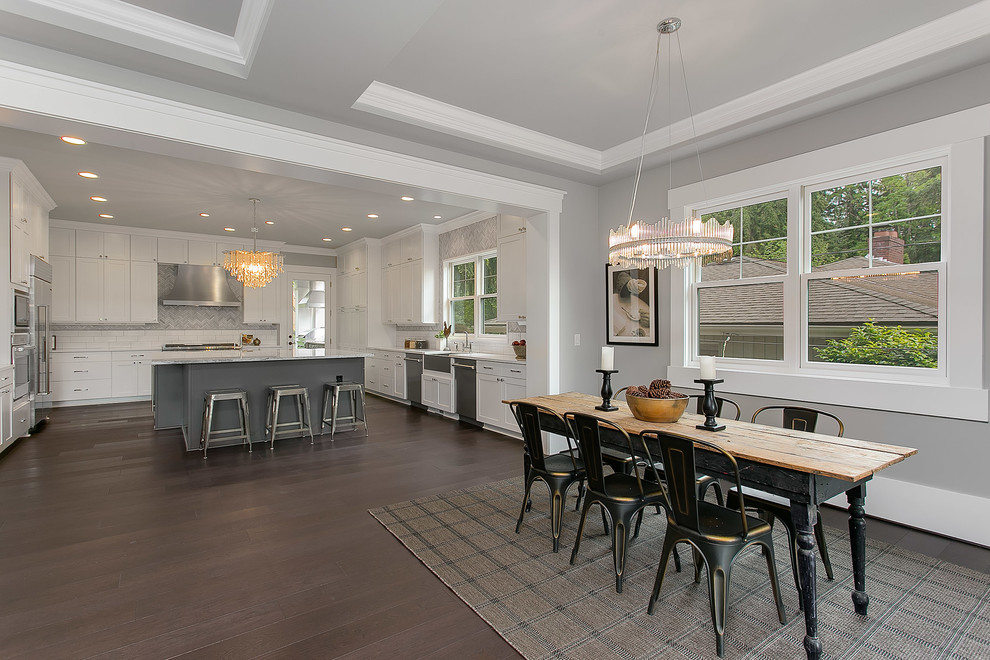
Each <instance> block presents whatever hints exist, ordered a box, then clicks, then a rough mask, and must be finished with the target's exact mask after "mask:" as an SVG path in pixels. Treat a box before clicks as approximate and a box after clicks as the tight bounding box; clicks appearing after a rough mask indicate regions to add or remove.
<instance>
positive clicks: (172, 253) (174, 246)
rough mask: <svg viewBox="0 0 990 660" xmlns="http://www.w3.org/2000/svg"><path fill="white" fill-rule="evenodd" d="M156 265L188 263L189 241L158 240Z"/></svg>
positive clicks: (178, 239)
mask: <svg viewBox="0 0 990 660" xmlns="http://www.w3.org/2000/svg"><path fill="white" fill-rule="evenodd" d="M158 263H160V264H187V263H189V241H187V240H185V239H183V238H159V239H158Z"/></svg>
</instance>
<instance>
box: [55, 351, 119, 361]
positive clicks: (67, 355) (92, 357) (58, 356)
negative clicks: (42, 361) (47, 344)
mask: <svg viewBox="0 0 990 660" xmlns="http://www.w3.org/2000/svg"><path fill="white" fill-rule="evenodd" d="M109 361H110V353H107V352H102V351H101V352H99V353H96V352H90V351H52V364H80V363H82V362H109Z"/></svg>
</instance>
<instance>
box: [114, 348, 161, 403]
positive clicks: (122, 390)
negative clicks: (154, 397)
mask: <svg viewBox="0 0 990 660" xmlns="http://www.w3.org/2000/svg"><path fill="white" fill-rule="evenodd" d="M161 357H162V356H161V355H160V354H159V353H157V352H141V351H114V352H113V354H112V357H111V360H112V363H111V366H110V396H112V397H131V396H151V380H152V371H153V369H152V367H151V362H152V360H157V359H161Z"/></svg>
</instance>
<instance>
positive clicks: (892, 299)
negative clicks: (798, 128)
mask: <svg viewBox="0 0 990 660" xmlns="http://www.w3.org/2000/svg"><path fill="white" fill-rule="evenodd" d="M925 165H926V166H924V167H921V166H918V165H917V164H913V165H906V166H898V167H895V168H890V169H887V170H884V171H878V172H867V173H864V174H861V175H859V176H852V177H846V178H844V179H842V180H833V181H827V182H823V183H812V184H808V185H795V186H793V187H792V189H791V190H789V191H787V192H786V193H782V194H780V195H776V196H774V195H771V196H770V198H769V199H767V198H763V199H756V200H750V201H747V202H745V203H742V204H737V205H733V206H730V207H729V208H726V209H718V210H712V211H704V212H703V213H702V219H704V220H707V219H709V218H715V219H716V220H718V221H719V222H726V221H728V222H731V223H732V225H733V227H734V229H735V241H736V242H735V244H734V245H733V251H732V257H731V258H730V259H727V260H726V261H724V262H723V263H712V264H708V265H706V266H704V267H702V268H700V269H699V270H700V273H698V274H697V276H696V277H697V278H698V280H699V281H697V282H696V283H695V284H694V291H695V297H696V303H695V327H696V338H697V354H698V355H716V356H719V357H724V358H737V359H742V360H747V361H775V362H784V361H785V358H786V353H787V347H788V345H791V346H795V347H797V348H798V351H796V352H797V353H798V354H800V355H802V356H804V361H803V363H802V364H805V365H808V366H812V365H814V366H824V365H826V364H835V363H841V364H847V365H848V364H852V365H861V366H866V365H869V366H872V367H877V368H880V369H883V368H886V367H916V368H923V369H937V368H938V355H939V343H938V338H939V334H940V333H939V295H938V292H939V276H940V273H939V271H940V268H941V266H940V259H941V254H942V249H941V224H942V222H941V218H942V214H941V208H942V166H941V164H925ZM788 195H793V196H794V197H796V198H797V199H798V200H799V201H800V203H799V204H796V205H794V206H793V207H792V209H794V210H796V211H797V212H796V213H794V214H793V216H791V217H789V215H788ZM789 233H791V234H792V235H793V236H795V237H798V241H797V243H798V245H802V246H803V247H804V250H801V249H795V250H791V251H790V252H789V251H788V234H789ZM795 283H800V287H799V288H800V293H799V300H800V306H799V308H800V314H799V315H796V316H794V318H795V319H798V318H800V320H801V322H800V324H795V323H790V324H789V323H787V322H786V317H787V310H786V304H785V295H786V292H787V291H794V290H795V287H794V284H795Z"/></svg>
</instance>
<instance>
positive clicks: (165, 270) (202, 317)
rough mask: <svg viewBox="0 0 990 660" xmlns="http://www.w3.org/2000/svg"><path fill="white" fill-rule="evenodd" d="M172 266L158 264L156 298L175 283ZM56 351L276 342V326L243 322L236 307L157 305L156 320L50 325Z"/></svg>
mask: <svg viewBox="0 0 990 660" xmlns="http://www.w3.org/2000/svg"><path fill="white" fill-rule="evenodd" d="M176 272H177V267H176V266H168V265H160V266H159V267H158V299H159V300H161V298H162V295H164V294H167V293H168V292H169V291H171V290H172V287H173V286H174V285H175V275H176ZM228 282H230V283H232V286H231V287H230V289H231V291H233V292H234V295H235V296H236V297H237V298H238V299H240V298H241V297H242V291H243V289H242V287H241V285H240V283H238V282H237V281H236V280H232V279H228ZM53 332H54V333H55V334H56V337H57V338H58V347H59V349H60V350H70V349H72V348H80V349H84V348H115V347H121V348H149V349H150V348H155V347H159V346H161V345H162V344H165V343H182V344H196V343H205V342H239V341H240V339H241V335H242V334H252V335H254V336H255V337H258V338H260V339H261V342H262V345H264V346H274V345H275V344H276V343H277V342H278V326H277V325H275V326H273V325H249V324H245V323H244V312H243V311H242V310H241V308H240V307H186V306H182V305H176V306H173V305H161V304H159V305H158V323H135V324H127V325H123V324H114V325H112V326H107V325H85V324H79V323H65V324H58V325H55V326H53Z"/></svg>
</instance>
